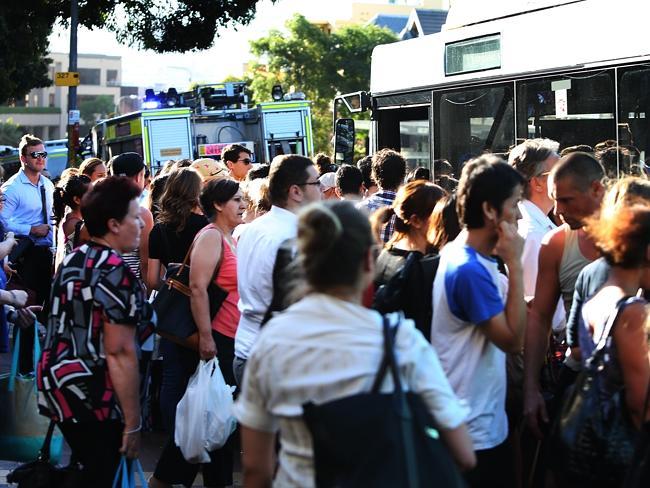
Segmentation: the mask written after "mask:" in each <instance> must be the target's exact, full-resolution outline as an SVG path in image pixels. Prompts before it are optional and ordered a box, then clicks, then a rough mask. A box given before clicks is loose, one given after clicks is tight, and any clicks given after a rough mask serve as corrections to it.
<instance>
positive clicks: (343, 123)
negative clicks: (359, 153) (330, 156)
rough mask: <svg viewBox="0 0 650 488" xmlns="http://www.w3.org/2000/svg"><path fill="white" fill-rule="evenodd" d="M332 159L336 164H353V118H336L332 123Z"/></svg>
mask: <svg viewBox="0 0 650 488" xmlns="http://www.w3.org/2000/svg"><path fill="white" fill-rule="evenodd" d="M334 159H335V161H336V162H337V163H338V164H353V163H354V161H353V159H354V120H352V119H337V121H336V124H335V125H334Z"/></svg>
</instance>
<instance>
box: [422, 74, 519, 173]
mask: <svg viewBox="0 0 650 488" xmlns="http://www.w3.org/2000/svg"><path fill="white" fill-rule="evenodd" d="M434 107H435V114H436V116H435V123H434V130H435V144H434V150H435V158H436V159H447V160H448V161H449V162H450V163H451V164H452V166H453V167H454V175H453V176H454V177H455V178H458V177H460V171H461V169H462V167H463V164H464V163H465V162H466V161H467V160H469V159H471V158H473V157H476V156H479V155H481V154H483V153H485V152H494V153H504V154H505V153H507V152H508V150H509V148H510V146H511V145H512V144H513V142H514V113H513V89H512V84H507V85H494V86H489V87H480V88H471V89H466V90H459V91H453V92H441V93H435V94H434Z"/></svg>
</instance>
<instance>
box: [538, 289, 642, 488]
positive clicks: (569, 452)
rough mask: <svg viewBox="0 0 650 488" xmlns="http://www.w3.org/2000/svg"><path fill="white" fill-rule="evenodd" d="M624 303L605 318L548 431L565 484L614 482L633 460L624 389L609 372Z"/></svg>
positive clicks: (631, 427) (632, 431)
mask: <svg viewBox="0 0 650 488" xmlns="http://www.w3.org/2000/svg"><path fill="white" fill-rule="evenodd" d="M628 303H630V299H629V298H628V297H626V298H623V299H621V300H620V301H619V302H618V303H617V305H616V309H615V310H614V311H613V312H612V314H611V315H610V316H609V318H608V320H607V323H606V325H605V328H604V329H603V332H602V334H601V336H600V339H599V341H598V344H597V345H596V348H595V349H594V352H593V353H592V355H591V357H590V358H589V359H588V360H587V363H586V365H585V367H584V368H583V370H582V371H581V372H580V374H579V375H578V378H577V379H576V382H575V384H574V385H573V387H572V388H570V389H569V390H568V391H567V394H566V396H565V397H564V400H563V402H562V408H561V410H560V412H559V415H558V416H557V419H556V421H555V424H554V426H553V429H552V432H551V439H550V441H551V445H550V447H551V449H552V452H553V457H554V459H555V462H554V468H555V469H556V471H557V474H558V475H560V476H561V477H563V478H565V479H566V481H567V482H569V483H577V484H581V485H582V484H587V483H593V484H596V485H598V486H601V485H603V484H607V486H618V485H619V484H620V483H621V481H622V480H623V478H624V477H625V473H626V471H627V470H628V467H629V466H630V464H631V462H632V457H633V454H634V446H635V442H636V438H637V434H638V432H637V430H636V429H635V427H634V425H633V424H632V421H631V419H630V417H629V414H628V411H627V405H626V404H625V389H624V387H623V385H622V384H621V385H620V386H619V385H616V384H614V382H613V381H612V379H611V373H610V371H611V370H612V368H614V367H615V366H616V364H615V359H614V358H615V357H616V355H615V350H614V345H613V344H612V338H611V333H612V330H613V328H614V325H615V324H616V320H617V318H618V317H619V315H620V313H621V311H622V310H623V309H624V307H625V305H627V304H628ZM612 389H613V392H612Z"/></svg>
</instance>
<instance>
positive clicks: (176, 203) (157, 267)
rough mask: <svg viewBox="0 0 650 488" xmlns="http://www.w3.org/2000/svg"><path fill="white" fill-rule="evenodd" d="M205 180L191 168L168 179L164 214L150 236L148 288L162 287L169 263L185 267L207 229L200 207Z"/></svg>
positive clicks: (164, 196)
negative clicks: (193, 246) (192, 248)
mask: <svg viewBox="0 0 650 488" xmlns="http://www.w3.org/2000/svg"><path fill="white" fill-rule="evenodd" d="M200 193H201V177H200V176H199V174H198V173H197V172H196V171H194V170H193V169H191V168H180V169H178V170H176V171H173V172H172V173H169V175H168V176H167V182H166V184H165V190H164V192H163V194H162V197H161V198H160V211H159V213H158V215H157V216H156V223H155V225H154V226H153V228H152V229H151V234H150V236H149V266H148V269H147V277H146V278H147V281H146V283H147V288H148V289H149V290H155V289H157V288H158V286H159V285H160V279H161V276H162V274H163V273H161V270H162V269H163V268H167V265H168V264H169V263H182V262H183V258H184V257H185V254H187V251H188V249H189V248H190V245H191V244H192V241H193V240H194V237H195V236H196V234H197V233H198V232H199V231H200V230H201V229H202V228H203V227H205V226H206V225H208V221H207V219H206V218H205V217H204V216H203V213H202V212H201V208H200V206H199V195H200Z"/></svg>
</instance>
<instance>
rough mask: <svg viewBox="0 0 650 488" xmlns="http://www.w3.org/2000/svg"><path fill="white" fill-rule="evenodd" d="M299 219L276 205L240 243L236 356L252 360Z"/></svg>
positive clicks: (251, 224) (257, 220)
mask: <svg viewBox="0 0 650 488" xmlns="http://www.w3.org/2000/svg"><path fill="white" fill-rule="evenodd" d="M297 233H298V217H297V216H296V215H295V214H294V213H292V212H290V211H289V210H285V209H283V208H280V207H276V206H275V205H274V206H272V207H271V210H269V211H268V212H267V213H265V214H264V215H262V216H261V217H260V218H258V219H255V220H254V221H253V222H251V223H250V224H248V225H247V226H246V227H245V228H244V230H243V231H242V233H241V236H240V237H239V240H238V241H237V290H238V291H239V303H238V308H239V311H240V312H241V317H240V319H239V325H238V326H237V332H236V334H235V355H236V356H237V357H240V358H242V359H248V355H249V353H250V350H251V347H253V344H254V343H255V340H256V339H257V335H258V334H259V330H260V324H261V322H262V319H263V318H264V315H265V314H266V311H267V309H268V308H269V305H270V304H271V300H272V299H273V267H274V266H275V259H276V257H277V254H278V248H279V247H280V245H281V244H282V243H283V242H284V241H286V240H287V239H291V238H294V237H296V234H297Z"/></svg>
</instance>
